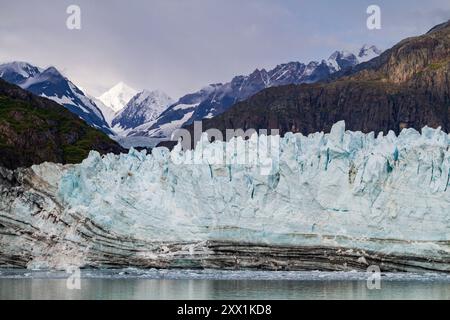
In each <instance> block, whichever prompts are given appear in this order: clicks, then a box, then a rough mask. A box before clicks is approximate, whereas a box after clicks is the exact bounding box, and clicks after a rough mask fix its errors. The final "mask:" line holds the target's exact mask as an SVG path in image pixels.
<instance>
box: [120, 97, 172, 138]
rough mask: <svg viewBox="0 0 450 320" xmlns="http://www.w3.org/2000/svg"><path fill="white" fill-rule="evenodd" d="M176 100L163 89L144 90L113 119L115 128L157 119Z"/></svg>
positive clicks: (133, 126) (132, 125)
mask: <svg viewBox="0 0 450 320" xmlns="http://www.w3.org/2000/svg"><path fill="white" fill-rule="evenodd" d="M173 103H174V101H173V100H172V98H170V97H169V96H168V95H167V94H166V93H164V92H162V91H158V90H155V91H148V90H144V91H142V92H139V93H138V94H136V95H135V96H134V97H133V98H131V100H130V101H129V102H128V103H127V105H126V106H125V108H123V109H122V111H120V112H119V113H118V114H117V116H116V117H115V118H114V120H113V121H112V123H111V124H112V127H114V129H115V130H119V131H123V130H128V129H133V128H136V127H138V126H140V125H143V124H144V123H148V122H150V121H153V120H155V119H157V118H158V117H159V116H160V115H161V113H162V112H163V111H165V110H166V109H167V108H168V107H169V106H170V105H171V104H173Z"/></svg>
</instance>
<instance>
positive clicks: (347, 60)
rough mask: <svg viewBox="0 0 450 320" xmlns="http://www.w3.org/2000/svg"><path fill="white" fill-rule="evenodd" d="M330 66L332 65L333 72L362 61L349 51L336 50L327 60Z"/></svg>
mask: <svg viewBox="0 0 450 320" xmlns="http://www.w3.org/2000/svg"><path fill="white" fill-rule="evenodd" d="M327 63H328V66H330V67H331V73H334V72H337V71H340V70H343V69H346V68H350V67H354V66H356V65H357V64H359V63H360V61H359V59H358V58H357V57H356V55H354V54H353V53H351V52H348V51H345V50H343V51H335V52H334V53H333V54H332V55H331V56H330V57H329V58H328V60H327Z"/></svg>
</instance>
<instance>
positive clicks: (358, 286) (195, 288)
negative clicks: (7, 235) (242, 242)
mask: <svg viewBox="0 0 450 320" xmlns="http://www.w3.org/2000/svg"><path fill="white" fill-rule="evenodd" d="M68 276H69V275H68V274H67V273H65V272H42V271H29V270H14V271H12V270H0V299H2V300H5V299H44V300H48V299H94V300H96V299H101V300H109V299H139V300H144V299H151V300H157V299H166V300H177V299H183V300H185V299H188V300H197V299H202V300H209V299H248V300H252V299H261V300H266V299H446V300H448V299H450V275H439V274H383V275H382V277H381V289H380V290H369V289H368V288H367V274H365V273H357V272H339V273H324V272H254V271H241V272H225V271H212V270H209V271H208V270H206V271H189V270H185V271H164V270H131V269H127V270H118V271H106V270H103V271H86V270H84V271H82V272H81V280H80V289H79V290H76V289H75V290H70V289H68V286H67V283H68V280H67V278H68Z"/></svg>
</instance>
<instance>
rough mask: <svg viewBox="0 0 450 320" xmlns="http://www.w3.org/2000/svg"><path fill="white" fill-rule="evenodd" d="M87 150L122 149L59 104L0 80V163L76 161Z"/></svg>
mask: <svg viewBox="0 0 450 320" xmlns="http://www.w3.org/2000/svg"><path fill="white" fill-rule="evenodd" d="M90 150H97V151H99V152H100V153H109V152H113V153H119V152H121V151H124V150H123V149H122V148H121V147H120V146H119V145H118V144H117V143H116V142H114V141H112V140H111V139H109V137H108V136H107V135H105V134H104V133H103V132H101V131H99V130H96V129H93V128H92V127H90V126H89V125H87V124H86V123H85V122H84V121H83V120H81V119H79V118H78V117H77V116H76V115H74V114H72V113H71V112H70V111H68V110H66V109H65V108H64V107H62V106H60V105H59V104H57V103H55V102H53V101H51V100H48V99H45V98H41V97H37V96H35V95H33V94H31V93H29V92H27V91H25V90H23V89H21V88H19V87H17V86H15V85H11V84H9V83H7V82H5V81H3V80H1V79H0V166H3V167H6V168H9V169H15V168H18V167H28V166H31V165H33V164H39V163H42V162H45V161H50V162H57V163H77V162H80V161H82V160H83V159H84V158H86V157H87V155H88V153H89V151H90Z"/></svg>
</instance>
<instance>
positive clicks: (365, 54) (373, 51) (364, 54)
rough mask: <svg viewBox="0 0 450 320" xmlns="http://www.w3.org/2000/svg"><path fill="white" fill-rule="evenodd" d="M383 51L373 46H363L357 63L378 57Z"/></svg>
mask: <svg viewBox="0 0 450 320" xmlns="http://www.w3.org/2000/svg"><path fill="white" fill-rule="evenodd" d="M382 52H383V51H382V50H380V49H378V48H377V47H376V46H374V45H367V44H365V45H364V46H363V47H362V48H361V50H360V51H359V53H358V61H359V63H363V62H367V61H370V60H372V59H374V58H376V57H378V56H379V55H380V54H381V53H382Z"/></svg>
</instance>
